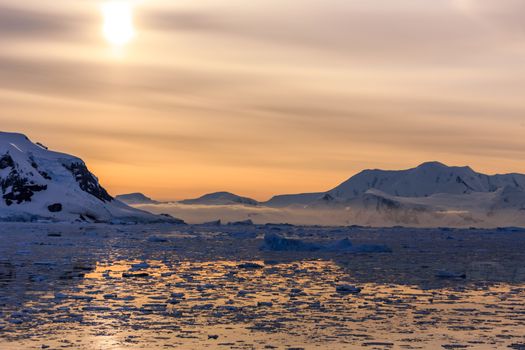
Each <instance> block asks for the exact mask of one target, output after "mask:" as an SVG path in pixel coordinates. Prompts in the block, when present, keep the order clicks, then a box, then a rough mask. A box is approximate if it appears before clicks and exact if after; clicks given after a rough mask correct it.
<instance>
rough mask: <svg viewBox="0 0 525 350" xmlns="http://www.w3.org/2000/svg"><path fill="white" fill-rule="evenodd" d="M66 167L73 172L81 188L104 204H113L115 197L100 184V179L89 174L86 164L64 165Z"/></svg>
mask: <svg viewBox="0 0 525 350" xmlns="http://www.w3.org/2000/svg"><path fill="white" fill-rule="evenodd" d="M64 167H65V168H66V169H67V170H69V171H71V174H73V176H74V177H75V180H76V181H77V182H78V185H79V186H80V188H81V189H82V190H83V191H85V192H87V193H89V194H91V195H93V196H95V197H96V198H98V199H100V200H101V201H103V202H111V201H112V200H113V197H111V196H110V195H109V193H108V192H107V191H106V190H105V189H104V188H103V187H102V186H100V184H99V183H98V179H97V178H96V177H95V176H94V175H93V174H92V173H90V172H89V170H88V168H87V166H86V165H85V164H84V163H72V164H69V165H67V164H64Z"/></svg>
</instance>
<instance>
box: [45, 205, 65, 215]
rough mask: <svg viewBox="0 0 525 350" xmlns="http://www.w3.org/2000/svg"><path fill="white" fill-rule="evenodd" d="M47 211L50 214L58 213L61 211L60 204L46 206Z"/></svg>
mask: <svg viewBox="0 0 525 350" xmlns="http://www.w3.org/2000/svg"><path fill="white" fill-rule="evenodd" d="M47 209H48V210H49V211H50V212H52V213H59V212H61V211H62V204H61V203H55V204H51V205H48V206H47Z"/></svg>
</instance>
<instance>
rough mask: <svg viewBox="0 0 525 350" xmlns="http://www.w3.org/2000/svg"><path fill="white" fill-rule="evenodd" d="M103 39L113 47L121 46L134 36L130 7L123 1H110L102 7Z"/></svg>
mask: <svg viewBox="0 0 525 350" xmlns="http://www.w3.org/2000/svg"><path fill="white" fill-rule="evenodd" d="M102 14H103V16H104V27H103V32H104V37H105V38H106V40H107V41H108V42H109V43H111V44H112V45H115V46H123V45H125V44H127V43H129V42H130V41H131V39H133V37H134V36H135V29H134V28H133V13H132V9H131V5H130V4H129V3H126V2H124V1H111V2H107V3H105V4H104V5H103V6H102Z"/></svg>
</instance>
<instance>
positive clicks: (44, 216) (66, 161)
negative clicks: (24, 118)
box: [0, 132, 181, 223]
mask: <svg viewBox="0 0 525 350" xmlns="http://www.w3.org/2000/svg"><path fill="white" fill-rule="evenodd" d="M0 220H16V221H27V220H53V221H89V222H174V223H177V222H178V223H181V221H180V220H178V219H174V218H170V217H167V216H159V215H154V214H151V213H148V212H145V211H142V210H138V209H135V208H131V207H129V206H128V205H126V204H124V203H122V202H120V201H116V200H114V199H113V197H112V196H111V195H109V193H108V192H107V191H106V190H105V189H104V188H103V187H102V186H101V185H100V184H99V182H98V179H97V178H96V177H95V176H94V175H93V174H92V173H91V172H90V171H89V170H88V168H87V166H86V164H85V163H84V162H83V161H82V160H81V159H80V158H77V157H74V156H71V155H67V154H64V153H58V152H53V151H50V150H48V148H47V147H45V146H44V145H42V144H39V143H37V144H35V143H33V142H31V141H30V140H29V139H28V138H27V137H26V136H25V135H22V134H16V133H7V132H0Z"/></svg>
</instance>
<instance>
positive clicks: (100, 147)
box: [0, 0, 525, 200]
mask: <svg viewBox="0 0 525 350" xmlns="http://www.w3.org/2000/svg"><path fill="white" fill-rule="evenodd" d="M108 13H109V14H108ZM524 39H525V1H523V0H498V1H494V0H440V1H435V0H417V1H414V0H261V1H260V0H252V1H246V0H221V1H218V0H191V1H189V0H177V1H176V0H129V1H116V2H115V1H111V0H108V1H94V0H75V1H71V0H53V1H42V0H24V1H19V0H0V130H3V131H16V132H21V133H24V134H26V135H28V136H29V137H30V138H31V139H32V140H34V141H40V142H42V143H44V144H46V145H47V146H48V147H50V148H51V149H53V150H59V151H62V152H66V153H70V154H74V155H77V156H79V157H81V158H82V159H84V160H85V161H86V163H87V164H88V166H89V168H90V169H91V170H92V171H93V172H94V173H95V174H96V175H97V176H98V177H99V178H100V181H101V183H102V184H103V185H104V186H105V187H106V188H107V189H108V190H109V191H110V193H112V194H119V193H127V192H136V191H139V192H144V193H146V194H148V195H150V196H152V197H154V198H157V199H183V198H190V197H196V196H200V195H202V194H204V193H208V192H214V191H223V190H225V191H231V192H234V193H238V194H241V195H246V196H251V197H254V198H256V199H259V200H265V199H268V198H269V197H271V196H272V195H274V194H282V193H299V192H316V191H324V190H329V189H331V188H333V187H335V186H336V185H337V184H339V183H340V182H342V181H344V180H346V179H347V178H348V177H350V176H351V175H353V174H355V173H357V172H359V171H360V170H362V169H365V168H381V169H403V168H409V167H413V166H416V165H418V164H419V163H422V162H424V161H430V160H438V161H441V162H444V163H446V164H449V165H470V166H471V167H473V168H474V169H475V170H478V171H482V172H486V173H490V174H492V173H506V172H522V173H525V137H524V136H525V102H524V101H525V98H524V93H525V64H524V62H525V45H524V44H523V43H524V42H525V41H524Z"/></svg>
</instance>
